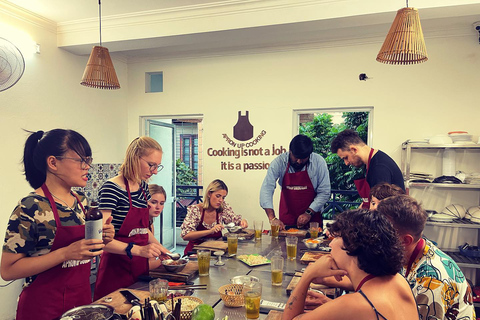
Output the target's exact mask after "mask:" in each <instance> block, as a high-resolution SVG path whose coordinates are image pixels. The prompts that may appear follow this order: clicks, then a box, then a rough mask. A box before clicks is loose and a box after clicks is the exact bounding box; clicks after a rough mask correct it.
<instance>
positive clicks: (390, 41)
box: [377, 0, 428, 65]
mask: <svg viewBox="0 0 480 320" xmlns="http://www.w3.org/2000/svg"><path fill="white" fill-rule="evenodd" d="M427 60H428V56H427V48H426V46H425V40H424V39H423V32H422V26H421V24H420V17H419V16H418V10H417V9H415V8H409V7H408V0H407V7H406V8H403V9H400V10H398V11H397V16H396V17H395V20H394V21H393V23H392V26H391V27H390V31H389V32H388V34H387V37H386V38H385V42H384V43H383V46H382V48H381V49H380V52H379V53H378V55H377V61H379V62H383V63H387V64H401V65H407V64H415V63H421V62H425V61H427Z"/></svg>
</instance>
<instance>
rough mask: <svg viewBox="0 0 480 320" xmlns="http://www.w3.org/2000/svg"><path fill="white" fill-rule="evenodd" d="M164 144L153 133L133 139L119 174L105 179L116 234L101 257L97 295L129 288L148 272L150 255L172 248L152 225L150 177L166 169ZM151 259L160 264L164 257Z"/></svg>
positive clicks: (104, 202) (103, 199) (105, 205)
mask: <svg viewBox="0 0 480 320" xmlns="http://www.w3.org/2000/svg"><path fill="white" fill-rule="evenodd" d="M162 154H163V151H162V147H161V146H160V145H159V144H158V142H157V141H155V140H154V139H152V138H150V137H139V138H136V139H134V140H133V141H132V142H131V143H130V145H129V146H128V148H127V152H126V155H125V160H124V162H123V164H122V166H121V167H120V172H119V175H117V176H115V177H113V178H112V179H110V180H108V181H106V182H105V183H104V185H103V186H102V187H101V189H100V192H99V209H100V211H102V213H103V217H104V218H105V217H110V216H111V217H113V220H112V224H113V226H114V227H115V233H116V234H115V238H114V240H113V241H112V242H110V243H109V244H108V245H107V246H106V247H105V252H104V253H103V254H102V257H101V259H100V266H99V268H98V274H97V281H96V283H95V291H94V299H95V300H97V299H99V298H101V297H103V296H105V295H108V294H110V293H111V292H113V291H115V290H117V289H119V288H126V287H128V286H130V285H132V284H133V283H135V282H136V281H137V280H138V277H139V276H140V275H143V274H145V275H148V271H149V259H150V258H156V257H159V256H160V255H161V254H162V253H167V252H170V251H168V250H167V249H166V248H165V247H164V246H162V245H161V244H160V243H159V242H158V240H157V239H155V237H154V235H153V234H152V232H151V231H150V229H149V217H150V215H149V209H148V200H150V198H151V196H150V192H149V191H148V184H147V181H148V179H150V177H151V176H153V175H154V174H157V173H158V172H159V171H161V170H162V169H163V166H162V165H161V162H162ZM156 261H157V263H150V268H156V267H158V266H160V263H161V260H156Z"/></svg>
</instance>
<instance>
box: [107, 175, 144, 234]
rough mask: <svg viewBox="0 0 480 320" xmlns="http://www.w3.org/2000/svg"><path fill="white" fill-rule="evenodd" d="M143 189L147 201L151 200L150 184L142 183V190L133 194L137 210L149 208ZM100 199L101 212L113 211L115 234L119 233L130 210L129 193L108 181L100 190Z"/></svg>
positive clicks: (133, 202)
mask: <svg viewBox="0 0 480 320" xmlns="http://www.w3.org/2000/svg"><path fill="white" fill-rule="evenodd" d="M142 189H143V190H145V195H146V196H147V199H148V200H150V198H151V196H150V192H148V184H147V183H146V182H145V181H142V183H141V185H140V188H138V190H137V191H133V192H131V195H132V204H133V206H134V207H135V208H147V207H148V204H147V201H146V200H145V197H144V196H143V191H142ZM98 198H99V200H98V201H99V209H100V210H112V217H113V220H112V225H113V226H114V228H115V232H118V231H119V230H120V227H121V226H122V223H123V220H125V217H126V216H127V213H128V210H129V209H130V202H129V201H128V193H127V191H126V190H124V189H123V188H121V187H120V186H119V185H118V184H116V183H114V182H112V181H106V182H105V183H104V184H103V186H102V187H101V188H100V191H99V196H98Z"/></svg>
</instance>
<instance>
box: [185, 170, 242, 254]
mask: <svg viewBox="0 0 480 320" xmlns="http://www.w3.org/2000/svg"><path fill="white" fill-rule="evenodd" d="M227 194H228V187H227V185H226V184H225V182H223V181H222V180H219V179H217V180H213V181H212V182H211V183H210V184H209V185H208V187H207V189H206V190H205V196H204V202H203V203H199V204H197V205H193V206H189V207H188V208H187V216H186V217H185V220H183V223H182V226H181V229H182V233H181V236H182V239H183V240H186V241H189V242H188V244H187V247H186V248H185V254H187V253H188V252H189V251H191V250H192V249H193V247H194V246H195V245H196V244H200V243H202V242H203V241H205V240H206V239H219V238H221V237H222V229H223V224H227V223H230V222H234V223H235V225H240V226H241V227H242V228H246V227H248V223H247V220H245V219H242V216H241V215H238V214H235V213H234V212H233V209H232V207H230V206H229V205H228V204H227V203H226V202H225V197H226V196H227Z"/></svg>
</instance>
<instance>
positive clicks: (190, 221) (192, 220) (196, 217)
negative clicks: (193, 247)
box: [180, 202, 242, 238]
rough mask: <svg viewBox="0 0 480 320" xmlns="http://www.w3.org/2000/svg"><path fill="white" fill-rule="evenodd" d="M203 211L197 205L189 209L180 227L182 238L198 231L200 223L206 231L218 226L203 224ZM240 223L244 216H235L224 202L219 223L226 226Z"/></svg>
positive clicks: (214, 223)
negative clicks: (231, 223)
mask: <svg viewBox="0 0 480 320" xmlns="http://www.w3.org/2000/svg"><path fill="white" fill-rule="evenodd" d="M202 211H203V209H200V208H199V207H198V206H197V205H192V206H189V207H188V208H187V216H186V217H185V220H183V223H182V226H181V227H180V228H181V229H182V233H181V236H182V238H183V237H184V236H185V235H186V234H187V233H189V232H191V231H197V227H198V226H199V225H200V223H202V224H203V226H204V227H205V228H206V229H212V228H213V227H214V226H215V225H216V224H217V222H216V221H214V222H213V223H212V224H207V223H205V222H201V220H202ZM240 221H242V216H241V215H239V214H235V212H233V209H232V207H231V206H230V205H229V204H228V203H226V202H223V203H222V211H221V212H220V213H219V214H218V222H219V223H224V224H227V223H230V222H233V223H235V225H240Z"/></svg>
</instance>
